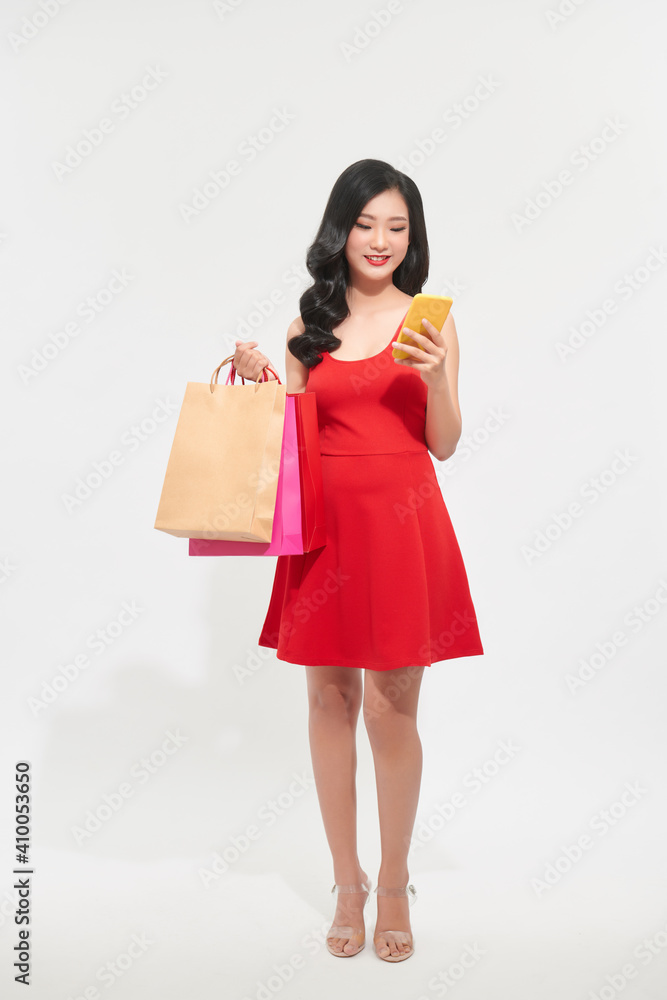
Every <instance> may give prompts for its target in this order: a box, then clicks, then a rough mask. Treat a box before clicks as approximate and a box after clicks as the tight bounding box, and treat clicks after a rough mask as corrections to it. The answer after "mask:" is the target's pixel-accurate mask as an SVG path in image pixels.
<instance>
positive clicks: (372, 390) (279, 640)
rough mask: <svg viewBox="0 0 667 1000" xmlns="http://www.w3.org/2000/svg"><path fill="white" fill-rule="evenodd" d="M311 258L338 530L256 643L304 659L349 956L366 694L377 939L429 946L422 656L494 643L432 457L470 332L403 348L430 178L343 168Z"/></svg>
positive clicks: (448, 330) (272, 608)
mask: <svg viewBox="0 0 667 1000" xmlns="http://www.w3.org/2000/svg"><path fill="white" fill-rule="evenodd" d="M306 263H307V267H308V271H309V273H310V274H311V276H312V277H313V284H312V285H311V287H310V288H308V289H307V290H306V291H305V292H304V293H303V295H302V296H301V299H300V301H299V306H300V309H301V313H300V315H299V316H298V317H297V318H296V319H295V320H294V321H293V323H291V325H290V327H289V329H288V332H287V348H286V352H285V368H286V372H287V379H286V389H287V392H290V393H297V392H315V393H316V404H317V413H318V421H319V432H320V450H321V453H322V478H323V485H324V497H325V515H326V528H327V543H326V545H325V546H324V547H322V548H320V549H318V550H315V551H313V552H307V553H304V554H303V555H300V556H299V555H295V556H279V557H278V560H277V565H276V572H275V578H274V584H273V591H272V594H271V600H270V604H269V609H268V612H267V615H266V620H265V622H264V626H263V629H262V633H261V635H260V639H259V644H260V645H264V646H269V647H273V648H275V649H276V651H277V657H278V658H279V659H283V660H286V661H288V662H293V663H301V664H304V665H305V667H306V679H307V686H308V697H309V739H310V748H311V754H312V761H313V772H314V776H315V782H316V787H317V794H318V799H319V803H320V808H321V812H322V819H323V823H324V827H325V831H326V836H327V840H328V843H329V846H330V849H331V853H332V859H333V868H334V879H335V884H334V888H333V889H332V892H333V891H337V892H338V895H337V908H336V912H335V915H334V922H333V925H332V926H331V928H330V930H329V934H328V936H327V947H328V948H329V951H330V952H331V954H333V955H337V956H340V957H349V956H352V955H356V954H358V953H359V952H360V951H361V949H362V948H363V947H364V941H365V932H364V918H363V907H364V905H365V903H366V902H367V900H368V898H369V894H370V888H371V882H370V880H369V879H368V877H367V873H366V871H365V870H364V869H363V868H362V867H361V865H360V862H359V858H358V855H357V841H356V786H355V774H356V727H357V719H358V716H359V712H360V709H361V707H362V704H363V717H364V723H365V725H366V729H367V732H368V736H369V740H370V744H371V748H372V752H373V759H374V766H375V775H376V781H377V793H378V807H379V820H380V832H381V849H382V860H381V864H380V870H379V873H378V885H377V887H376V890H375V891H376V894H377V906H378V914H377V923H376V926H375V932H374V945H375V950H376V954H377V955H378V956H379V957H380V958H382V959H384V960H386V961H388V962H398V961H403V960H404V959H406V958H409V956H410V955H412V954H413V950H414V948H413V941H412V934H411V931H410V919H409V913H408V906H409V904H410V903H411V902H412V901H413V899H414V898H415V891H414V886H412V885H410V884H409V882H408V867H407V855H408V849H409V846H410V840H411V835H412V830H413V826H414V821H415V815H416V810H417V803H418V799H419V787H420V781H421V772H422V746H421V742H420V738H419V734H418V732H417V724H416V722H417V705H418V698H419V691H420V686H421V680H422V674H423V670H424V666H426V665H428V666H430V665H431V663H432V662H433V661H437V660H444V659H450V658H452V657H459V656H473V655H478V654H481V653H483V648H482V643H481V640H480V636H479V630H478V626H477V620H476V616H475V610H474V607H473V604H472V600H471V596H470V591H469V587H468V580H467V576H466V572H465V568H464V565H463V560H462V557H461V553H460V550H459V547H458V544H457V540H456V537H455V534H454V530H453V528H452V525H451V521H450V519H449V514H448V512H447V509H446V507H445V504H444V500H443V498H442V494H441V493H440V489H439V486H438V482H437V479H436V476H435V471H434V468H433V463H432V461H431V459H430V456H429V452H431V454H432V455H433V456H434V457H435V458H436V459H438V460H439V461H444V460H445V459H447V458H449V457H450V456H451V455H453V454H454V451H455V449H456V444H457V442H458V440H459V437H460V435H461V412H460V408H459V402H458V393H457V379H458V365H459V349H458V341H457V334H456V327H455V325H454V319H453V317H452V315H451V311H450V313H449V315H448V317H447V319H446V321H445V324H444V326H443V329H442V331H441V332H438V330H437V329H436V328H435V327H434V326H433V325H432V324H431V323H429V322H428V321H424V329H425V330H426V333H427V334H428V336H426V335H424V334H423V333H420V332H417V331H413V330H411V329H410V331H409V334H410V336H411V337H412V338H413V339H414V340H415V341H416V342H417V343H419V344H420V345H421V346H422V347H423V350H420V349H419V348H417V347H412V346H410V345H405V344H401V350H404V351H405V353H406V354H409V357H408V358H405V359H401V360H394V359H393V358H392V347H393V346H394V345H395V344H396V337H397V336H398V333H399V332H400V329H401V326H402V321H403V319H404V318H405V315H406V313H407V310H408V306H409V305H410V303H411V301H412V297H413V296H414V295H415V294H416V293H417V292H420V291H421V289H422V286H423V284H424V282H425V281H426V277H427V274H428V264H429V256H428V243H427V238H426V226H425V222H424V214H423V207H422V200H421V196H420V194H419V191H418V189H417V186H416V185H415V183H414V181H413V180H412V179H411V178H409V177H408V176H406V175H405V174H403V173H401V172H400V171H398V170H395V169H394V168H393V167H391V166H390V165H389V164H388V163H385V162H384V161H382V160H373V159H365V160H359V161H358V162H356V163H353V164H352V165H351V166H349V167H348V168H347V169H346V170H344V171H343V173H342V174H341V175H340V177H339V178H338V180H337V181H336V183H335V185H334V187H333V189H332V191H331V195H330V197H329V200H328V203H327V206H326V209H325V212H324V216H323V218H322V222H321V224H320V227H319V230H318V232H317V235H316V237H315V239H314V241H313V244H312V245H311V247H310V249H309V251H308V255H307V258H306ZM391 330H395V331H396V332H395V334H394V338H393V339H392V341H391V342H390V343H389V344H388V343H387V338H388V336H389V333H390V331H391ZM269 364H270V361H269V359H268V358H267V357H266V356H265V355H264V354H263V353H262V352H261V351H259V350H258V349H257V341H246V342H242V341H240V340H238V341H236V351H235V354H234V366H235V367H236V369H237V371H238V372H239V373H240V374H241V375H243V376H244V377H247V378H250V379H256V378H257V376H258V375H259V372H260V370H261V369H262V368H264V367H266V366H267V365H269ZM268 374H270V373H268ZM270 377H273V376H272V375H270Z"/></svg>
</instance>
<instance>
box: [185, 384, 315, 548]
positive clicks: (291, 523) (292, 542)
mask: <svg viewBox="0 0 667 1000" xmlns="http://www.w3.org/2000/svg"><path fill="white" fill-rule="evenodd" d="M295 409H296V407H295V397H294V394H292V395H290V394H289V393H287V394H286V397H285V422H284V425H283V440H282V451H281V457H280V470H279V473H278V489H277V493H276V508H275V513H274V518H273V534H272V537H271V542H270V543H268V544H266V543H263V542H262V543H258V542H240V541H224V540H220V539H203V538H191V539H190V544H189V548H188V554H189V555H191V556H280V555H298V554H301V553H303V534H302V519H301V486H300V482H299V451H298V441H297V431H296V415H295Z"/></svg>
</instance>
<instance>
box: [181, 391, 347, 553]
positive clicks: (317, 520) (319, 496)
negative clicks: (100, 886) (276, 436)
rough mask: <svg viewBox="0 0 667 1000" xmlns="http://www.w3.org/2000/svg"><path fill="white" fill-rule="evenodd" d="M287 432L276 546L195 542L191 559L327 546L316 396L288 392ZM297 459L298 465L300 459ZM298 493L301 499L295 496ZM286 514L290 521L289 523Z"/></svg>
mask: <svg viewBox="0 0 667 1000" xmlns="http://www.w3.org/2000/svg"><path fill="white" fill-rule="evenodd" d="M292 408H293V415H294V425H295V430H296V441H294V438H293V437H292V429H293V425H292V423H291V416H290V411H291V410H292ZM285 428H286V430H285V433H284V435H283V457H282V459H281V472H280V476H279V480H278V494H277V499H276V513H275V517H274V535H273V537H272V539H271V544H270V545H258V544H257V543H256V542H227V541H217V540H210V541H209V540H203V539H195V538H193V539H191V540H190V545H189V554H190V555H191V556H205V555H211V556H212V555H239V556H243V555H248V556H254V555H261V556H268V555H298V554H300V553H303V552H310V551H311V550H313V549H318V548H321V547H322V546H323V545H325V544H326V540H327V539H326V525H325V517H324V492H323V485H322V459H321V455H320V440H319V428H318V421H317V404H316V398H315V393H312V392H296V393H289V392H288V393H287V394H286V409H285ZM295 456H296V457H297V458H298V461H296V460H295ZM283 472H284V473H285V476H284V479H283ZM294 491H296V492H297V493H298V496H296V495H294ZM288 496H289V498H290V499H288ZM288 504H289V505H290V506H288ZM298 510H300V518H301V520H300V524H299V527H298V535H299V537H298V540H297V538H296V529H295V527H294V523H293V520H292V519H295V518H296V512H297V511H298ZM286 511H287V514H288V517H289V518H290V519H289V520H286V517H285V512H286ZM281 524H282V525H283V527H282V529H281V528H280V525H281Z"/></svg>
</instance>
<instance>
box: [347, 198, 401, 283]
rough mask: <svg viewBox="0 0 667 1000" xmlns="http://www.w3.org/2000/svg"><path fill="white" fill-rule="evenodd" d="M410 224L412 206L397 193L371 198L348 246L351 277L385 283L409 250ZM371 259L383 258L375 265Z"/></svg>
mask: <svg viewBox="0 0 667 1000" xmlns="http://www.w3.org/2000/svg"><path fill="white" fill-rule="evenodd" d="M409 242H410V223H409V218H408V206H407V205H406V203H405V200H404V198H403V196H402V195H401V194H400V193H399V192H398V191H396V190H391V191H382V192H381V193H380V194H377V195H376V196H375V197H374V198H371V200H370V201H369V202H367V203H366V204H365V205H364V207H363V208H362V210H361V212H360V213H359V215H358V216H357V218H356V221H355V223H354V225H353V226H352V229H351V230H350V233H349V235H348V237H347V242H346V244H345V257H346V259H347V262H348V264H349V267H350V274H351V275H356V276H359V277H363V278H365V279H366V280H371V281H373V280H377V281H382V280H383V279H386V278H387V277H389V278H391V275H392V274H393V272H394V271H395V270H396V268H397V267H398V266H399V264H400V263H401V261H402V260H403V258H404V257H405V255H406V253H407V250H408V243H409ZM369 257H382V258H384V263H381V262H378V263H373V261H372V260H369V259H368V258H369Z"/></svg>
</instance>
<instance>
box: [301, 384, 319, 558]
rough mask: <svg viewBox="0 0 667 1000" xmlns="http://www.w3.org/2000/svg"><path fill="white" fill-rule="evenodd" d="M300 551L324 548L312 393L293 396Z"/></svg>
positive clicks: (314, 407) (315, 415) (314, 401)
mask: <svg viewBox="0 0 667 1000" xmlns="http://www.w3.org/2000/svg"><path fill="white" fill-rule="evenodd" d="M295 396H296V402H297V405H296V431H297V440H298V444H299V472H300V477H299V478H300V485H301V521H302V534H303V551H304V552H311V551H312V550H313V549H319V548H321V547H322V546H323V545H326V541H327V530H326V520H325V511H324V488H323V485H322V457H321V454H320V432H319V426H318V420H317V402H316V397H315V393H314V392H300V393H296V394H295Z"/></svg>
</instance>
